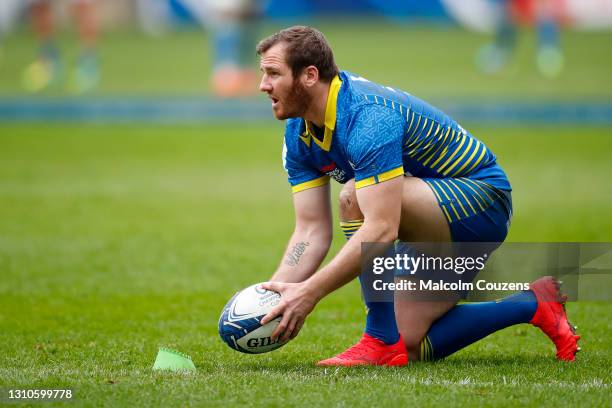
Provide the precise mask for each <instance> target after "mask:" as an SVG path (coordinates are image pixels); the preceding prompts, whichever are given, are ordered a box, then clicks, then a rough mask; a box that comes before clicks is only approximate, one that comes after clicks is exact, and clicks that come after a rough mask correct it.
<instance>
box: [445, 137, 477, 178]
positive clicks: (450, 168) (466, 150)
mask: <svg viewBox="0 0 612 408" xmlns="http://www.w3.org/2000/svg"><path fill="white" fill-rule="evenodd" d="M469 139H470V141H469V142H468V145H467V146H466V147H465V150H464V151H463V154H462V155H461V156H459V158H458V159H457V160H455V162H454V163H453V164H452V165H451V166H450V167H449V168H447V169H446V170H444V171H443V172H442V174H444V175H445V176H446V175H447V174H448V173H450V171H451V170H452V169H453V168H454V167H455V166H457V165H458V164H459V163H461V160H463V158H464V157H465V156H466V155H467V154H468V152H469V151H470V148H471V147H472V142H473V141H474V139H472V138H471V137H470V138H469Z"/></svg>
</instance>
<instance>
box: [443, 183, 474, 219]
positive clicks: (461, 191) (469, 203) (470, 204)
mask: <svg viewBox="0 0 612 408" xmlns="http://www.w3.org/2000/svg"><path fill="white" fill-rule="evenodd" d="M448 182H449V183H451V184H452V185H453V186H454V187H455V188H456V189H457V190H459V193H461V195H462V196H463V198H464V199H465V202H466V203H468V205H469V206H470V208H471V209H472V213H473V214H476V210H475V209H474V207H473V206H472V202H471V201H470V200H469V199H468V198H467V196H466V195H465V193H464V192H463V190H461V189H460V188H459V187H458V186H457V185H456V184H455V182H456V180H454V179H448Z"/></svg>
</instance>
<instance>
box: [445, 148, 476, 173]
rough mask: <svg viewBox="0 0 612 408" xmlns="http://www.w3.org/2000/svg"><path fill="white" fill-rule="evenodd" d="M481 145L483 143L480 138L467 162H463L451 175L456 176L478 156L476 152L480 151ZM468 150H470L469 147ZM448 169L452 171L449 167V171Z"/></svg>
mask: <svg viewBox="0 0 612 408" xmlns="http://www.w3.org/2000/svg"><path fill="white" fill-rule="evenodd" d="M481 145H482V143H480V140H476V143H475V146H474V151H473V152H472V154H470V157H468V158H467V160H466V161H465V163H463V166H461V167H459V168H458V169H457V170H456V171H455V172H454V173H453V174H451V176H450V177H455V176H457V175H459V174H461V170H463V169H464V168H465V167H466V166H467V165H468V164H470V162H471V161H472V160H473V159H474V156H476V153H478V150H479V149H480V146H481ZM467 150H469V148H468V149H467ZM467 150H466V151H467ZM448 171H450V169H448V170H447V172H448Z"/></svg>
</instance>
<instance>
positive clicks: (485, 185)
mask: <svg viewBox="0 0 612 408" xmlns="http://www.w3.org/2000/svg"><path fill="white" fill-rule="evenodd" d="M467 180H469V181H470V182H471V183H473V184H475V185H478V186H479V187H480V189H481V190H482V191H484V193H485V194H486V195H487V197H489V199H490V200H491V201H495V200H494V199H493V197H491V196H490V195H489V193H488V192H487V190H488V189H490V188H491V186H489V185H488V184H487V183H484V182H482V181H480V180H472V179H467Z"/></svg>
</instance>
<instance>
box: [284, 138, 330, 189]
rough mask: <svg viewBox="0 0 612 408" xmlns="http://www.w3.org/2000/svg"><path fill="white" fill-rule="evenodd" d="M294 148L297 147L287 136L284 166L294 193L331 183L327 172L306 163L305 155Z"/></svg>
mask: <svg viewBox="0 0 612 408" xmlns="http://www.w3.org/2000/svg"><path fill="white" fill-rule="evenodd" d="M300 143H301V142H300ZM294 150H295V147H294V146H293V145H292V144H291V143H287V140H286V138H285V141H284V143H283V167H284V168H285V171H286V172H287V175H288V180H289V184H290V185H291V191H292V192H293V193H299V192H300V191H304V190H308V189H309V188H314V187H319V186H323V185H325V184H327V183H329V176H328V175H327V174H325V173H323V172H321V171H320V170H318V169H317V168H316V167H314V166H311V165H309V164H308V163H306V159H305V155H300V154H298V152H296V151H294Z"/></svg>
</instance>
